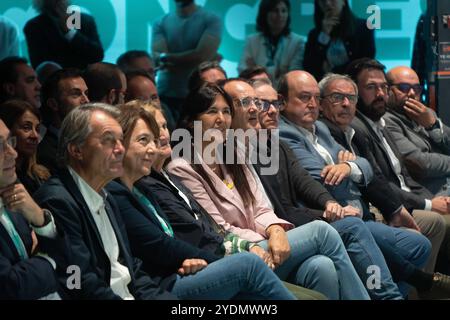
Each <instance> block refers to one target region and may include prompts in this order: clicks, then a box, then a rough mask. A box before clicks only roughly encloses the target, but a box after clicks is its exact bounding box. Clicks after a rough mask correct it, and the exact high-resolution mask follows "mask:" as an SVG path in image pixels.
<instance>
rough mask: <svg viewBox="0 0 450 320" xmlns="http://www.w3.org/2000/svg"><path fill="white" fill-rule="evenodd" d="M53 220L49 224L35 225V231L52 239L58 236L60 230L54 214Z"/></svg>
mask: <svg viewBox="0 0 450 320" xmlns="http://www.w3.org/2000/svg"><path fill="white" fill-rule="evenodd" d="M51 218H52V221H51V222H50V223H48V224H47V225H45V226H43V227H41V228H37V227H33V230H34V232H36V234H38V235H40V236H41V237H46V238H50V239H55V238H56V237H57V236H58V232H57V231H56V225H55V220H53V216H51Z"/></svg>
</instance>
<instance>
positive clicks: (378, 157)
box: [351, 111, 433, 212]
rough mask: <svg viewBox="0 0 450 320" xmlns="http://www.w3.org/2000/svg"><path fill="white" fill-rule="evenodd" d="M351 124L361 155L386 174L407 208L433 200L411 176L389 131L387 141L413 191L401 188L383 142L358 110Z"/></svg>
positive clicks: (386, 136)
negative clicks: (426, 200)
mask: <svg viewBox="0 0 450 320" xmlns="http://www.w3.org/2000/svg"><path fill="white" fill-rule="evenodd" d="M351 126H352V127H353V128H354V129H355V131H356V132H355V137H356V138H357V139H355V140H354V141H355V145H356V146H357V147H358V149H359V151H360V152H361V156H363V157H364V158H366V159H367V160H368V161H369V162H370V164H371V165H372V168H374V171H379V172H381V173H382V174H383V175H384V177H385V179H386V180H387V181H389V185H390V186H391V188H392V189H393V190H394V191H395V194H397V195H398V196H399V198H400V200H401V202H402V203H403V205H404V206H405V208H406V209H407V210H408V211H410V212H411V211H412V210H414V209H424V208H425V199H430V200H431V199H432V198H433V195H432V194H431V193H430V192H429V191H428V190H427V189H425V188H424V187H423V186H421V185H420V184H418V183H417V182H416V181H414V180H413V179H412V178H411V176H410V175H409V173H408V170H407V169H406V167H405V165H404V163H403V159H402V155H401V153H400V152H399V151H398V149H397V147H396V145H395V143H394V141H393V139H392V137H391V136H390V134H389V131H387V130H385V131H384V133H385V138H386V141H387V142H388V143H389V146H390V147H391V149H392V150H393V151H394V153H395V155H396V157H397V158H398V159H399V161H400V163H401V174H402V175H403V177H404V179H405V184H406V185H407V186H408V187H409V188H410V189H411V192H406V191H404V190H402V189H401V188H400V182H399V181H398V178H397V176H396V174H395V171H394V169H393V167H392V164H391V161H390V160H389V155H388V153H387V151H386V149H385V148H384V146H383V143H382V142H381V140H380V139H379V138H378V135H377V134H376V133H375V132H374V131H373V129H372V128H371V126H370V124H369V123H368V122H367V121H366V120H365V119H364V118H363V116H362V114H361V113H360V112H359V111H356V117H355V119H354V120H353V122H352V124H351Z"/></svg>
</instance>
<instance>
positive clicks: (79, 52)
mask: <svg viewBox="0 0 450 320" xmlns="http://www.w3.org/2000/svg"><path fill="white" fill-rule="evenodd" d="M23 31H24V33H25V38H26V40H27V44H28V53H29V55H30V60H31V65H32V66H33V68H35V69H36V67H37V66H38V65H39V64H41V63H42V62H44V61H53V62H57V63H59V64H60V65H61V66H62V67H63V68H69V67H72V68H79V69H84V68H86V67H87V65H88V64H91V63H95V62H99V61H102V60H103V56H104V52H103V47H102V44H101V42H100V38H99V36H98V33H97V26H96V24H95V21H94V19H93V18H92V17H91V16H89V15H87V14H83V13H82V14H81V28H80V29H79V30H77V32H76V35H75V37H74V38H73V39H72V40H71V41H68V40H67V39H66V38H65V37H64V35H63V34H62V32H61V31H60V29H59V27H58V26H57V25H56V23H55V22H54V20H53V19H52V18H51V17H50V16H49V15H47V14H40V15H38V16H37V17H35V18H33V19H31V20H30V21H28V22H27V23H26V25H25V27H24V30H23Z"/></svg>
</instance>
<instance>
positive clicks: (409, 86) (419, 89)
mask: <svg viewBox="0 0 450 320" xmlns="http://www.w3.org/2000/svg"><path fill="white" fill-rule="evenodd" d="M391 86H393V87H396V88H397V89H398V90H400V91H401V92H403V93H408V92H409V91H410V90H411V89H413V90H414V92H415V93H417V94H421V93H422V91H423V87H422V86H421V85H420V84H409V83H393V84H391Z"/></svg>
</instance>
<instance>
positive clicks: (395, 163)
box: [363, 116, 432, 211]
mask: <svg viewBox="0 0 450 320" xmlns="http://www.w3.org/2000/svg"><path fill="white" fill-rule="evenodd" d="M363 117H364V118H365V119H366V120H367V122H368V123H369V124H370V126H371V127H372V129H373V131H375V133H376V134H377V135H378V137H379V138H380V140H381V142H382V144H383V146H384V148H385V149H386V151H387V153H388V156H389V161H390V162H391V165H392V167H393V168H394V172H395V174H396V175H397V178H398V180H399V182H400V188H401V189H402V190H403V191H406V192H411V189H410V188H409V187H408V186H407V185H406V183H405V178H404V177H403V175H402V173H401V171H402V167H401V163H400V160H399V159H398V158H397V156H396V155H395V153H394V151H393V150H392V148H391V146H390V145H389V143H388V142H387V140H386V138H385V137H384V134H383V129H384V127H385V125H386V123H385V121H384V119H383V118H380V120H378V121H377V122H374V121H372V120H371V119H369V118H368V117H366V116H363ZM431 208H432V203H431V200H429V199H425V208H424V210H428V211H429V210H431Z"/></svg>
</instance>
